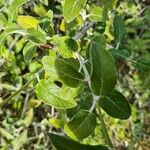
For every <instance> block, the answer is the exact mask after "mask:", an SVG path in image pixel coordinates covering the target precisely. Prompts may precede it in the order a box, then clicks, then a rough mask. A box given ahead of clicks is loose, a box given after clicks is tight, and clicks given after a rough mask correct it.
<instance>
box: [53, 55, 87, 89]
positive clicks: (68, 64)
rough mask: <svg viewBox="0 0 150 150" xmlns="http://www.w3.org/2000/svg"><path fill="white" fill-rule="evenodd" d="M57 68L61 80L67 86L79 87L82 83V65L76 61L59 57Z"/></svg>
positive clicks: (56, 61) (56, 63)
mask: <svg viewBox="0 0 150 150" xmlns="http://www.w3.org/2000/svg"><path fill="white" fill-rule="evenodd" d="M55 67H56V70H57V73H58V76H59V78H60V79H61V80H62V82H63V83H64V84H66V85H67V86H70V87H78V86H79V85H80V84H81V83H82V81H83V79H84V76H83V75H82V74H81V73H79V72H78V70H79V67H80V64H79V62H78V61H77V60H76V59H74V58H68V59H67V58H63V57H61V56H58V57H57V58H56V59H55Z"/></svg>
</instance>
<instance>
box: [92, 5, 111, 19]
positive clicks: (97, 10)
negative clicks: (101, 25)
mask: <svg viewBox="0 0 150 150" xmlns="http://www.w3.org/2000/svg"><path fill="white" fill-rule="evenodd" d="M107 19H108V16H107V9H104V8H101V7H98V6H95V7H94V8H93V9H92V11H91V14H90V20H92V21H96V22H97V21H100V22H105V21H107Z"/></svg>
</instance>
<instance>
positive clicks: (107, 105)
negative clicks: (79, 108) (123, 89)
mask: <svg viewBox="0 0 150 150" xmlns="http://www.w3.org/2000/svg"><path fill="white" fill-rule="evenodd" d="M99 104H100V106H101V108H102V109H103V110H104V111H105V112H106V113H107V114H108V115H110V116H111V117H114V118H118V119H128V118H129V117H130V116H131V107H130V105H129V103H128V101H127V100H126V98H125V96H124V95H123V94H122V93H120V92H118V91H117V90H113V91H112V92H111V93H110V94H109V95H108V96H107V97H105V98H100V101H99Z"/></svg>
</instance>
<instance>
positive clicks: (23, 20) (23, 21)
mask: <svg viewBox="0 0 150 150" xmlns="http://www.w3.org/2000/svg"><path fill="white" fill-rule="evenodd" d="M17 23H18V24H19V25H20V26H21V27H22V28H24V29H30V28H37V26H38V24H39V21H38V20H37V19H35V18H34V17H32V16H23V15H20V16H18V18H17Z"/></svg>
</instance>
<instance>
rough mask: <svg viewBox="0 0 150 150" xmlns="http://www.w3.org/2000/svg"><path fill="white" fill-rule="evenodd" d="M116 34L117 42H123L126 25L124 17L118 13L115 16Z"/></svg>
mask: <svg viewBox="0 0 150 150" xmlns="http://www.w3.org/2000/svg"><path fill="white" fill-rule="evenodd" d="M113 24H114V36H115V42H116V43H119V44H120V43H122V40H123V38H124V35H125V25H124V21H123V19H122V18H121V17H120V16H118V15H116V16H115V18H114V22H113Z"/></svg>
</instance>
